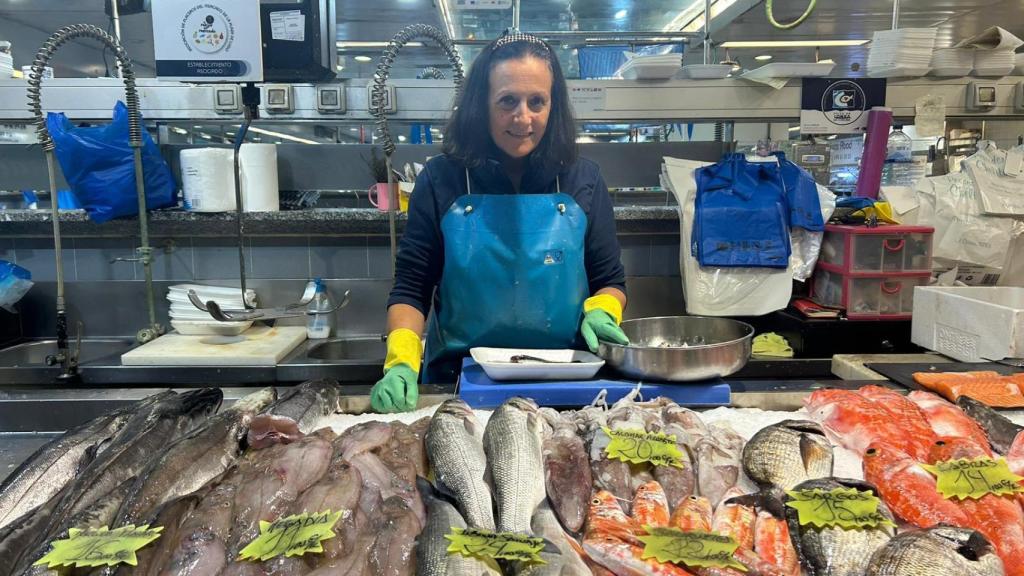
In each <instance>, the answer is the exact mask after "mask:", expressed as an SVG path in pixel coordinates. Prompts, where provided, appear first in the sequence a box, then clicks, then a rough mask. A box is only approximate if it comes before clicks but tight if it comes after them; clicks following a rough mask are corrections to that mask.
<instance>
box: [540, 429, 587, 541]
mask: <svg viewBox="0 0 1024 576" xmlns="http://www.w3.org/2000/svg"><path fill="white" fill-rule="evenodd" d="M545 419H546V420H547V422H548V424H550V425H551V427H552V431H551V433H550V435H548V436H546V437H545V438H544V445H543V450H544V485H545V487H546V488H547V494H548V500H550V501H551V507H552V508H553V509H554V512H555V514H557V515H558V519H559V520H561V521H562V525H563V526H565V528H566V529H567V530H569V531H570V532H579V531H580V529H582V528H583V521H584V520H585V519H586V515H587V507H588V506H589V505H590V493H591V492H592V491H593V488H594V482H593V477H592V476H591V474H590V457H589V456H588V455H587V449H586V446H585V445H584V444H583V439H582V438H580V437H579V436H577V435H576V426H575V425H574V424H573V423H572V422H570V421H569V420H567V419H565V418H562V417H560V416H558V414H557V412H556V413H555V414H553V415H549V414H547V413H546V414H545Z"/></svg>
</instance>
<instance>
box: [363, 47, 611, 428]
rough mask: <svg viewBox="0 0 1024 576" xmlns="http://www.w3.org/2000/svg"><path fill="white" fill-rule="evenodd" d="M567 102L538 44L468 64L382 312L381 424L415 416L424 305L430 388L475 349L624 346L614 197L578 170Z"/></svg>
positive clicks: (454, 372)
mask: <svg viewBox="0 0 1024 576" xmlns="http://www.w3.org/2000/svg"><path fill="white" fill-rule="evenodd" d="M568 98H569V97H568V90H567V88H566V83H565V77H564V76H563V75H562V70H561V67H560V65H559V63H558V59H557V58H556V56H555V54H554V52H553V51H552V50H551V47H550V46H549V45H548V44H547V43H545V42H544V41H543V40H540V39H539V38H536V37H534V36H530V35H527V34H520V33H512V34H506V35H505V36H502V37H501V38H499V39H497V40H495V41H494V42H492V43H491V44H490V45H488V46H487V47H486V48H485V49H484V50H483V52H482V53H481V54H480V55H479V56H478V57H477V58H476V61H475V62H474V63H473V68H472V70H471V71H470V73H469V77H468V78H467V80H466V84H465V88H464V91H463V93H462V96H461V99H460V101H459V106H458V108H456V110H455V112H454V114H453V115H452V118H451V120H450V122H449V124H448V126H447V128H446V130H445V138H444V154H443V155H441V156H438V157H436V158H433V159H432V160H430V161H429V162H427V165H426V167H425V168H424V170H423V172H422V173H421V174H420V175H419V177H418V178H417V179H416V188H415V189H414V192H413V194H412V198H411V201H410V205H409V222H408V226H407V227H406V231H405V234H404V236H403V237H402V241H401V245H400V247H399V251H398V259H397V264H396V271H395V284H394V288H393V289H392V291H391V297H390V298H389V300H388V353H387V359H386V360H385V364H384V371H385V374H384V377H383V378H382V379H381V380H380V381H379V382H377V384H376V385H375V386H374V387H373V392H372V393H371V404H372V405H373V408H374V409H375V410H377V411H378V412H396V411H406V410H412V409H414V408H415V407H416V402H417V399H418V397H419V394H418V386H417V379H418V376H419V372H420V367H421V363H422V360H423V350H422V349H421V345H420V341H421V340H420V337H421V334H422V333H423V330H424V324H425V318H426V316H427V314H428V313H429V312H430V309H431V305H433V310H434V316H433V318H432V319H431V322H430V326H429V328H428V331H427V345H426V366H425V369H424V374H423V381H424V382H427V383H435V384H443V383H448V384H452V383H455V382H456V380H457V378H458V375H459V371H460V368H461V363H462V359H463V358H464V357H465V356H466V355H467V354H468V350H469V348H470V347H473V346H495V347H504V348H570V347H573V346H574V345H575V344H577V342H579V339H580V337H582V339H583V340H584V341H585V342H586V344H587V346H588V347H589V348H590V349H591V350H592V351H596V350H597V344H598V340H605V341H611V342H617V343H620V344H626V343H628V340H627V339H626V336H625V334H623V332H622V329H621V328H619V322H620V321H621V320H622V310H623V308H624V307H625V305H626V294H625V275H624V273H623V269H622V263H621V261H620V258H619V243H618V239H617V238H616V236H615V220H614V216H613V214H612V205H611V198H610V197H609V195H608V189H607V187H606V186H605V184H604V180H603V179H602V178H601V174H600V172H599V171H598V168H597V165H596V164H594V163H593V162H590V161H588V160H583V159H578V158H577V149H576V127H575V124H574V122H573V118H572V111H571V108H570V104H569V99H568ZM435 289H436V290H435Z"/></svg>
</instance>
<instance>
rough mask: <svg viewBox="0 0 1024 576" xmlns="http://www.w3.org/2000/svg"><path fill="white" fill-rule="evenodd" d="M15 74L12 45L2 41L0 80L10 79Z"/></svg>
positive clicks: (0, 47)
mask: <svg viewBox="0 0 1024 576" xmlns="http://www.w3.org/2000/svg"><path fill="white" fill-rule="evenodd" d="M13 74H14V56H12V55H11V43H10V42H7V41H0V79H2V78H10V77H11V76H12V75H13Z"/></svg>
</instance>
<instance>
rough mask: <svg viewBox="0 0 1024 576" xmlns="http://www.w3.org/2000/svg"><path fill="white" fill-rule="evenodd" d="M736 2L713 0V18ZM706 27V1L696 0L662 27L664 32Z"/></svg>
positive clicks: (689, 30)
mask: <svg viewBox="0 0 1024 576" xmlns="http://www.w3.org/2000/svg"><path fill="white" fill-rule="evenodd" d="M735 3H736V0H713V1H712V4H711V19H712V20H714V19H715V17H716V16H718V15H719V14H721V13H722V12H724V11H725V10H726V9H727V8H729V7H730V6H732V5H733V4H735ZM702 28H704V2H702V1H701V0H696V1H695V2H693V3H691V4H690V5H689V6H687V7H686V8H684V9H683V10H681V11H680V12H679V14H677V15H676V17H675V18H673V19H672V21H671V22H669V23H668V24H666V25H665V27H664V28H662V29H661V31H662V32H679V31H680V30H681V31H683V32H696V31H698V30H700V29H702Z"/></svg>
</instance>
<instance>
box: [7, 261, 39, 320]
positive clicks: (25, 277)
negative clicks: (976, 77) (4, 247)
mask: <svg viewBox="0 0 1024 576" xmlns="http://www.w3.org/2000/svg"><path fill="white" fill-rule="evenodd" d="M31 287H32V273H31V272H29V271H28V270H25V269H24V268H22V267H21V266H18V265H17V264H12V263H10V262H8V261H7V260H0V308H3V309H4V310H7V311H8V312H14V308H13V306H14V304H15V303H17V302H18V300H21V298H22V296H24V295H25V293H26V292H28V289H29V288H31Z"/></svg>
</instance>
